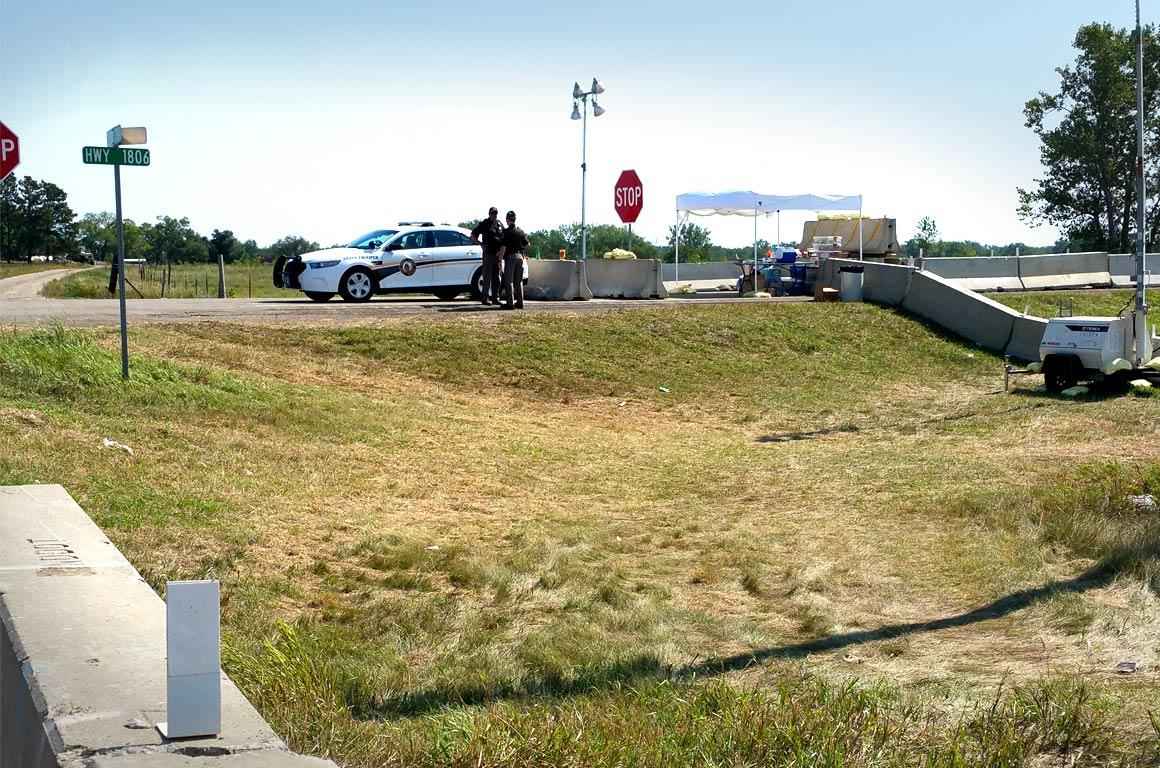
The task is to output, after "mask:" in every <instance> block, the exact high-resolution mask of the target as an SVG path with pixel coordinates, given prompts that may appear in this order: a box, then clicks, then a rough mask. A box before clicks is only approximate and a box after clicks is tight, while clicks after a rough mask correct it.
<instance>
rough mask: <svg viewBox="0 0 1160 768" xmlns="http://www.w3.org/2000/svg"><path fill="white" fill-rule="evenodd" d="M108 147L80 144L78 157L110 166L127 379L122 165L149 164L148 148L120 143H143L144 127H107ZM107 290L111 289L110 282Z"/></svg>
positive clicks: (123, 368)
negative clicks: (79, 155)
mask: <svg viewBox="0 0 1160 768" xmlns="http://www.w3.org/2000/svg"><path fill="white" fill-rule="evenodd" d="M105 138H106V139H107V143H108V146H107V147H82V148H81V160H82V161H83V162H84V163H85V164H86V165H111V166H113V195H114V197H115V198H116V204H117V263H116V267H115V268H116V270H117V275H116V277H117V289H118V293H119V294H120V295H119V296H118V299H119V302H120V305H121V378H123V379H126V380H128V378H129V324H128V321H127V319H126V317H125V220H124V218H123V217H122V216H121V166H122V165H130V166H146V165H149V161H150V159H151V158H150V155H149V150H147V149H140V148H134V147H130V148H128V149H123V148H122V147H121V146H120V145H122V144H144V143H145V142H146V141H147V137H146V135H145V129H144V128H122V127H121V126H119V125H118V126H116V127H115V128H110V129H109V131H108V133H107V134H105ZM109 289H110V290H112V285H111V281H110V286H109Z"/></svg>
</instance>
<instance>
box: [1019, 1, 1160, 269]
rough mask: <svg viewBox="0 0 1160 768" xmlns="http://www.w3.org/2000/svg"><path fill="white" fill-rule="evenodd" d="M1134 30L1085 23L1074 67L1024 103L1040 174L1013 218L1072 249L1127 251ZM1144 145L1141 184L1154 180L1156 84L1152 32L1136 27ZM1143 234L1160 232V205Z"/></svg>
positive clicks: (1158, 132) (1159, 68)
mask: <svg viewBox="0 0 1160 768" xmlns="http://www.w3.org/2000/svg"><path fill="white" fill-rule="evenodd" d="M1135 41H1136V34H1135V31H1134V30H1133V31H1128V30H1124V29H1115V28H1114V27H1112V26H1111V25H1110V24H1088V25H1086V26H1083V27H1080V29H1079V31H1078V32H1077V33H1076V36H1075V41H1074V46H1075V49H1076V50H1077V51H1078V54H1077V56H1076V60H1075V62H1074V64H1072V65H1070V66H1066V67H1061V68H1059V69H1057V70H1056V72H1057V73H1058V74H1059V90H1058V91H1057V92H1056V93H1046V92H1041V93H1040V94H1039V95H1038V96H1036V97H1035V98H1034V99H1031V100H1030V101H1028V102H1027V104H1026V106H1025V107H1024V115H1025V117H1026V122H1027V127H1028V128H1030V129H1031V130H1033V131H1034V132H1035V134H1036V135H1037V136H1038V137H1039V139H1040V142H1041V146H1040V158H1041V160H1042V162H1043V166H1044V175H1043V177H1042V178H1040V179H1036V180H1035V186H1034V187H1032V188H1030V189H1020V190H1019V201H1020V205H1019V215H1020V217H1021V218H1023V220H1024V221H1027V222H1029V223H1032V224H1052V225H1054V226H1056V227H1058V228H1059V229H1060V231H1061V232H1062V233H1063V234H1064V236H1065V237H1067V238H1068V239H1069V240H1070V241H1071V243H1072V244H1073V246H1075V247H1078V248H1090V249H1098V250H1113V251H1120V252H1124V251H1129V250H1131V247H1132V241H1133V239H1134V237H1135V221H1134V213H1133V212H1134V210H1135V205H1136V189H1135V178H1134V169H1135V163H1136V125H1135V120H1136V96H1135V66H1136V65H1135V61H1136V58H1135V52H1136V44H1135ZM1144 63H1145V70H1144V115H1145V117H1146V119H1145V142H1146V146H1147V148H1148V150H1149V151H1148V155H1149V156H1150V157H1152V158H1154V159H1153V160H1151V161H1150V162H1149V163H1148V166H1147V168H1146V169H1145V172H1146V175H1147V178H1148V181H1149V186H1150V188H1151V189H1156V184H1157V182H1158V181H1160V158H1157V149H1160V122H1158V121H1157V118H1156V115H1155V105H1156V93H1157V84H1158V83H1160V44H1158V43H1157V39H1156V30H1155V28H1154V27H1152V26H1148V27H1147V28H1145V30H1144ZM1145 226H1146V233H1147V234H1148V235H1150V236H1151V238H1152V239H1155V237H1156V235H1157V232H1158V230H1160V204H1157V203H1154V204H1153V205H1152V206H1151V207H1150V209H1149V210H1148V212H1147V219H1146V223H1145Z"/></svg>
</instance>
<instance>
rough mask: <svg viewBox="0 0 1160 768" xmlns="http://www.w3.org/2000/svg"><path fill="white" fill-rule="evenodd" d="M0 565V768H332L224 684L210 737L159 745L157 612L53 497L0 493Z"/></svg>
mask: <svg viewBox="0 0 1160 768" xmlns="http://www.w3.org/2000/svg"><path fill="white" fill-rule="evenodd" d="M0 564H2V567H0V768H80V767H81V766H85V768H97V767H98V766H99V767H103V768H114V767H115V766H120V767H123V768H129V766H135V767H136V768H147V767H148V768H152V767H153V766H156V767H157V768H166V767H170V768H175V767H176V766H188V765H191V764H195V765H196V766H198V768H215V766H223V767H226V766H228V767H236V768H242V766H251V767H252V768H259V766H286V767H287V768H334V764H333V763H331V762H329V761H326V760H319V759H316V758H307V757H301V756H299V755H294V754H292V753H290V752H288V751H287V750H286V746H285V745H284V744H283V743H282V741H281V740H280V739H279V738H278V737H277V735H275V734H274V732H273V731H272V730H270V727H269V726H268V725H266V723H265V721H263V720H262V718H261V716H260V715H259V714H258V713H257V711H256V710H255V709H254V708H253V707H252V706H251V705H250V703H249V702H248V701H246V699H245V697H244V696H242V694H241V692H240V691H238V689H237V687H236V686H234V684H233V682H232V681H231V680H230V679H229V678H228V677H227V676H226V675H225V674H223V675H222V678H221V683H222V697H221V699H222V719H221V722H222V732H221V734H219V735H218V736H217V737H216V738H214V737H209V738H195V739H182V740H180V741H179V742H167V741H165V740H163V739H162V738H161V736H160V734H158V732H157V730H156V728H155V727H154V726H155V725H156V723H158V722H159V721H164V720H165V719H166V715H165V697H166V694H165V688H166V660H165V604H164V603H163V602H162V601H161V599H160V598H159V597H157V595H156V594H155V593H154V592H153V590H152V589H150V587H149V585H148V584H146V583H145V581H144V580H143V579H142V578H141V576H140V575H139V574H138V573H137V571H136V570H135V569H134V568H133V566H132V565H130V564H129V562H128V561H127V560H126V559H125V558H124V557H123V556H122V555H121V553H120V552H118V551H117V548H116V547H114V546H113V544H112V543H111V542H110V541H109V540H108V539H107V538H106V537H105V536H104V534H102V533H101V531H100V529H99V528H97V526H96V525H94V524H93V522H92V521H91V520H90V519H89V518H88V516H87V515H86V514H85V513H84V511H83V510H82V509H81V508H80V507H79V506H77V504H76V503H75V502H74V501H73V500H72V498H71V497H70V496H69V495H68V493H67V492H65V490H64V489H63V488H61V487H60V486H59V485H27V486H8V487H0ZM178 748H180V749H181V750H182V751H183V752H184V753H185V754H176V753H175V750H176V749H178Z"/></svg>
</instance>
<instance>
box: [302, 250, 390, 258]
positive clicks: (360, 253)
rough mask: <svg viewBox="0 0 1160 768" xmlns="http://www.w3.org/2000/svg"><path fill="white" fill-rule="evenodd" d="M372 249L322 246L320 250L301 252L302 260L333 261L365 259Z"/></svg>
mask: <svg viewBox="0 0 1160 768" xmlns="http://www.w3.org/2000/svg"><path fill="white" fill-rule="evenodd" d="M371 253H373V251H364V250H363V249H361V248H346V247H342V248H323V249H322V250H321V251H311V252H310V253H304V254H302V260H303V261H334V260H335V259H343V260H346V259H365V258H367V256H368V255H369V254H371Z"/></svg>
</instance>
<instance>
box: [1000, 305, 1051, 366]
mask: <svg viewBox="0 0 1160 768" xmlns="http://www.w3.org/2000/svg"><path fill="white" fill-rule="evenodd" d="M1046 332H1047V321H1046V320H1044V319H1043V318H1042V317H1031V316H1030V315H1019V316H1018V317H1016V318H1015V320H1014V323H1013V325H1012V327H1011V340H1010V341H1008V342H1007V349H1005V350H1004V354H1006V355H1007V356H1008V357H1011V358H1012V359H1014V360H1019V361H1021V362H1038V361H1039V342H1041V341H1042V340H1043V334H1044V333H1046Z"/></svg>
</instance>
